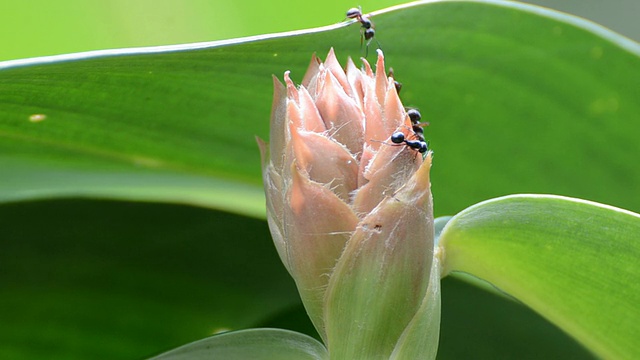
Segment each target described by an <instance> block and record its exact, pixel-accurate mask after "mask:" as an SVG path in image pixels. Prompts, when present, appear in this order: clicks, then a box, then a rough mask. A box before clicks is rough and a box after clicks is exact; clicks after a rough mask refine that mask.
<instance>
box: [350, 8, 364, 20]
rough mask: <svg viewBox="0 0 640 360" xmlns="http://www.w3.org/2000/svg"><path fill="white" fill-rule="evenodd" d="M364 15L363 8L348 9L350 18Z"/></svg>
mask: <svg viewBox="0 0 640 360" xmlns="http://www.w3.org/2000/svg"><path fill="white" fill-rule="evenodd" d="M360 16H362V10H360V8H351V9H349V10H347V17H348V18H349V19H355V18H358V17H360Z"/></svg>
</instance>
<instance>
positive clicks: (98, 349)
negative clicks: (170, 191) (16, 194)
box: [0, 200, 300, 360]
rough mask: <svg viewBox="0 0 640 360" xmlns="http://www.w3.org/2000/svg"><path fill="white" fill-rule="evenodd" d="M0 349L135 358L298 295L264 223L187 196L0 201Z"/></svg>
mask: <svg viewBox="0 0 640 360" xmlns="http://www.w3.org/2000/svg"><path fill="white" fill-rule="evenodd" d="M0 229H2V234H1V235H0V244H1V251H0V323H1V324H2V325H1V326H0V358H2V359H42V358H46V359H65V360H72V359H99V358H104V359H141V358H143V357H147V356H151V355H153V354H158V353H160V352H162V351H166V350H169V349H171V348H174V347H177V346H180V345H183V344H186V343H189V342H191V341H195V340H198V339H202V338H205V337H207V336H209V335H211V334H213V333H214V332H216V331H220V330H224V329H226V330H238V329H244V328H251V327H255V326H257V325H258V323H265V324H266V325H268V324H269V322H268V321H269V319H270V318H272V317H273V316H274V315H275V314H277V313H280V312H282V311H284V310H288V309H289V308H290V307H291V306H292V305H293V304H298V303H299V301H300V300H299V297H298V294H297V291H296V289H295V286H294V284H293V280H291V278H290V277H289V275H288V274H287V272H286V270H285V269H284V267H283V266H282V264H281V262H280V259H279V257H278V255H277V253H276V251H275V249H274V248H273V244H272V243H271V239H270V235H269V230H268V228H267V224H266V223H265V222H263V221H259V220H256V219H252V218H247V217H242V216H237V215H232V214H228V213H221V212H217V211H212V210H205V209H199V208H193V207H187V206H177V205H162V204H143V203H125V202H111V201H79V200H74V201H69V200H65V201H62V200H56V201H46V202H24V203H15V204H3V205H2V206H0Z"/></svg>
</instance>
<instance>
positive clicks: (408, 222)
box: [258, 49, 439, 359]
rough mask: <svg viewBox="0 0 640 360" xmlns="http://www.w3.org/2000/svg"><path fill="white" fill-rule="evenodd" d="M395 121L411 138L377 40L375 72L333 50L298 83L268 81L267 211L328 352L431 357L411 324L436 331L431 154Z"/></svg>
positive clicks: (278, 245)
mask: <svg viewBox="0 0 640 360" xmlns="http://www.w3.org/2000/svg"><path fill="white" fill-rule="evenodd" d="M396 132H402V134H404V136H405V139H409V140H414V139H416V135H415V134H414V133H413V130H412V127H411V122H410V120H409V118H408V116H407V114H406V112H405V110H404V107H403V105H402V102H401V101H400V99H399V98H398V94H397V91H396V89H395V85H394V82H393V79H391V78H389V77H388V76H387V74H386V72H385V67H384V57H383V55H382V52H381V51H378V59H377V62H376V71H375V72H374V71H373V69H372V68H371V66H370V65H369V63H367V61H366V60H364V59H363V69H362V70H360V69H358V68H357V67H356V66H355V64H354V63H353V61H351V59H349V61H348V63H347V66H346V71H345V70H343V69H342V67H341V66H340V64H339V62H338V60H337V58H336V56H335V53H334V52H333V49H332V50H331V51H330V52H329V55H328V56H327V59H326V61H325V62H324V63H322V62H321V61H320V60H319V59H318V58H317V57H316V56H315V55H313V57H312V59H311V63H310V65H309V69H308V70H307V72H306V74H305V75H304V79H303V81H302V85H301V86H300V87H296V86H295V84H294V83H293V81H292V80H291V78H290V77H289V72H285V74H284V84H282V83H280V82H279V81H277V80H274V98H273V110H272V114H271V132H270V136H271V143H270V144H266V143H264V142H262V141H260V140H259V141H258V143H259V145H260V149H261V154H262V159H263V160H262V172H263V181H264V188H265V194H266V198H267V221H268V223H269V228H270V229H271V234H272V236H273V240H274V243H275V245H276V249H277V250H278V254H279V256H280V258H281V259H282V262H283V263H284V264H285V266H286V268H287V270H288V271H289V273H290V274H291V275H292V277H293V278H294V280H295V283H296V286H297V287H298V291H299V292H300V296H301V298H302V301H303V303H304V305H305V308H306V310H307V313H308V314H309V316H310V318H311V320H312V322H313V324H314V325H315V327H316V329H317V330H318V333H319V334H320V336H321V337H322V338H323V340H324V341H325V344H327V345H328V348H329V352H330V355H331V358H336V359H369V358H390V357H393V358H403V357H405V356H411V357H412V358H433V357H434V356H435V345H433V344H431V343H429V345H425V344H424V343H423V342H422V335H423V334H421V332H429V334H425V336H426V337H428V338H429V339H435V341H437V334H433V331H435V330H434V329H436V328H437V323H438V322H439V287H438V286H437V285H438V284H437V278H439V276H438V274H434V273H433V272H432V268H433V266H435V265H434V264H435V263H434V262H433V237H434V234H433V208H432V201H431V191H430V182H429V168H430V166H431V154H430V153H427V154H425V157H423V155H422V154H421V153H419V152H418V151H416V150H415V149H413V148H410V147H408V146H407V145H406V144H405V143H393V142H391V140H390V137H391V135H392V134H394V133H396ZM267 147H268V148H267ZM434 279H435V280H434ZM436 302H437V303H436ZM434 324H436V325H434Z"/></svg>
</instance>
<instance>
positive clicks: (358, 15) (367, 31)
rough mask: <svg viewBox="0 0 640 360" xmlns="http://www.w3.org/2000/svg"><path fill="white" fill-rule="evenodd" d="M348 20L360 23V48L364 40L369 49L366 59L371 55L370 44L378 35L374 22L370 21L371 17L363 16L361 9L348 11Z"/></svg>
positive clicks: (365, 55)
mask: <svg viewBox="0 0 640 360" xmlns="http://www.w3.org/2000/svg"><path fill="white" fill-rule="evenodd" d="M347 18H349V19H356V20H358V22H360V25H361V29H360V46H361V47H362V43H363V39H364V40H367V48H366V52H365V54H364V57H365V58H366V57H367V56H368V55H369V44H371V40H373V37H374V36H375V35H376V31H375V30H374V26H373V22H372V21H371V20H370V19H369V15H365V14H362V9H361V8H360V7H357V8H351V9H349V10H347ZM376 41H377V40H376ZM378 47H380V43H378Z"/></svg>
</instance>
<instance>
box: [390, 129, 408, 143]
mask: <svg viewBox="0 0 640 360" xmlns="http://www.w3.org/2000/svg"><path fill="white" fill-rule="evenodd" d="M404 140H405V138H404V134H403V133H402V132H401V131H398V132H395V133H393V135H391V142H392V143H394V144H402V143H403V142H404Z"/></svg>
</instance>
